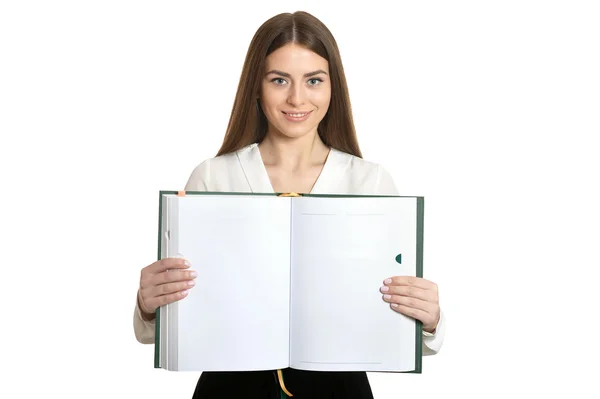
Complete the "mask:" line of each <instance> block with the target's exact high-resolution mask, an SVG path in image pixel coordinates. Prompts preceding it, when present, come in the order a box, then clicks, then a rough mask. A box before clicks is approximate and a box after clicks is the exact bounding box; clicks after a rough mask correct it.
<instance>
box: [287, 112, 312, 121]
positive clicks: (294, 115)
mask: <svg viewBox="0 0 600 399" xmlns="http://www.w3.org/2000/svg"><path fill="white" fill-rule="evenodd" d="M281 112H282V113H283V115H284V116H285V119H287V120H288V121H290V122H302V121H305V120H306V119H308V117H309V116H310V114H311V113H312V111H308V112H289V113H288V112H285V111H281Z"/></svg>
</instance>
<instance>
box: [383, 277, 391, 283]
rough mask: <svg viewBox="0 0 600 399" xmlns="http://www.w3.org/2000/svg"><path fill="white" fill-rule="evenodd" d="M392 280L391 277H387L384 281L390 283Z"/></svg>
mask: <svg viewBox="0 0 600 399" xmlns="http://www.w3.org/2000/svg"><path fill="white" fill-rule="evenodd" d="M391 282H392V279H391V278H388V279H386V280H385V281H384V283H386V284H390V283H391Z"/></svg>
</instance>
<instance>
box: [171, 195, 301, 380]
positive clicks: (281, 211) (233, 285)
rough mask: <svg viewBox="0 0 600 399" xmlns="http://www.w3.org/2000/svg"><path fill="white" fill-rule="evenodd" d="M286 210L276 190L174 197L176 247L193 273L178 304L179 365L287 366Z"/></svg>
mask: <svg viewBox="0 0 600 399" xmlns="http://www.w3.org/2000/svg"><path fill="white" fill-rule="evenodd" d="M289 212H290V202H289V198H278V197H275V196H273V197H267V196H251V195H248V196H246V195H206V194H203V195H189V196H186V197H182V198H181V199H179V215H178V218H179V232H178V237H176V239H177V240H178V244H179V245H178V251H179V252H180V253H181V254H182V255H183V256H184V257H186V258H187V259H189V260H190V261H191V263H192V269H193V270H196V271H197V272H198V277H197V278H196V285H195V287H194V288H192V290H191V291H190V293H189V295H188V297H187V298H185V299H183V300H182V301H180V302H179V305H178V316H179V345H178V348H179V351H178V363H179V370H204V371H238V370H265V369H274V368H283V367H287V366H288V361H289V355H288V354H289V259H290V252H289V245H290V233H289V232H290V214H289ZM172 238H175V237H173V233H172Z"/></svg>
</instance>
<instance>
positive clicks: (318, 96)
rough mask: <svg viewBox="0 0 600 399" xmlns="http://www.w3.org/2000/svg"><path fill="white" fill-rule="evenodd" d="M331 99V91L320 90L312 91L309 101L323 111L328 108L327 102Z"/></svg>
mask: <svg viewBox="0 0 600 399" xmlns="http://www.w3.org/2000/svg"><path fill="white" fill-rule="evenodd" d="M330 101H331V93H330V92H329V91H320V92H316V93H313V95H312V96H311V102H312V103H313V104H315V105H317V106H318V107H319V108H320V109H319V111H321V112H325V111H327V108H329V102H330Z"/></svg>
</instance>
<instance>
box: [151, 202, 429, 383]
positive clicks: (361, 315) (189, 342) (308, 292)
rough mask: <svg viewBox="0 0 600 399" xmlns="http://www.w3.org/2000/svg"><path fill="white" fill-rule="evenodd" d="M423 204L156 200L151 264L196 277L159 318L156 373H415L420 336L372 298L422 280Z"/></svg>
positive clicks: (413, 324)
mask: <svg viewBox="0 0 600 399" xmlns="http://www.w3.org/2000/svg"><path fill="white" fill-rule="evenodd" d="M423 204H424V200H423V198H422V197H400V196H342V195H302V196H299V197H293V196H292V197H290V196H280V195H277V194H252V193H217V192H189V191H188V192H186V193H185V195H181V194H178V193H177V192H166V191H161V193H160V214H159V259H160V258H165V257H178V256H183V257H185V258H187V259H188V260H190V262H191V264H192V267H191V269H192V270H195V271H197V272H198V277H197V278H196V285H195V286H194V288H192V289H191V290H190V292H189V294H188V296H187V297H186V298H185V299H183V300H180V301H178V302H175V303H172V304H169V305H166V306H162V307H161V308H160V309H157V317H156V338H155V340H156V341H155V367H156V368H164V369H167V370H180V371H184V370H185V371H250V370H274V369H283V368H287V367H291V368H295V369H301V370H319V371H386V372H416V373H420V372H421V355H422V353H421V345H422V326H421V323H420V322H419V321H417V320H414V319H412V318H410V317H407V316H404V315H402V314H400V313H398V312H395V311H394V310H392V309H391V308H390V306H389V303H387V302H384V301H383V299H382V294H381V292H380V291H379V288H380V287H381V286H382V285H383V281H384V280H385V279H386V278H388V277H391V276H400V275H404V276H406V275H409V276H417V277H422V275H423V274H422V273H423V262H422V260H423Z"/></svg>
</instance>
